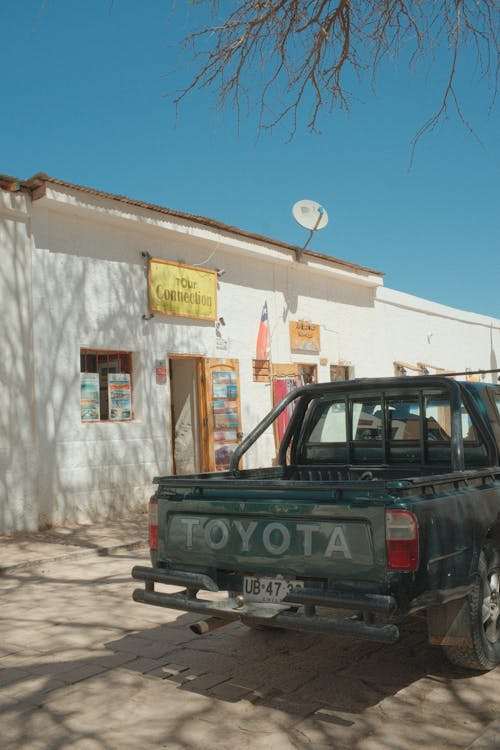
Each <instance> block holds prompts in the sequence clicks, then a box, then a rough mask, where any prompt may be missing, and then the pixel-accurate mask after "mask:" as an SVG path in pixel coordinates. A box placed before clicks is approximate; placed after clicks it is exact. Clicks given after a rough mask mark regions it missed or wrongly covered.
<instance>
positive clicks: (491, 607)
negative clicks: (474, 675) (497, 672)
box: [443, 546, 500, 672]
mask: <svg viewBox="0 0 500 750" xmlns="http://www.w3.org/2000/svg"><path fill="white" fill-rule="evenodd" d="M468 605H469V612H468V615H469V618H470V620H469V627H470V637H471V643H470V644H466V645H463V646H444V647H443V648H444V652H445V654H446V656H447V657H448V659H449V660H450V661H451V662H452V663H453V664H456V665H458V666H460V667H465V668H466V669H475V670H478V671H483V672H484V671H488V670H490V669H494V668H495V667H496V666H498V665H499V664H500V550H499V549H497V548H494V547H491V546H488V547H485V548H484V550H483V551H482V552H481V555H480V557H479V563H478V566H477V575H476V580H475V582H474V586H473V588H472V591H471V592H470V594H469V596H468Z"/></svg>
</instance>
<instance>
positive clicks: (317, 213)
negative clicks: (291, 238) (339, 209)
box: [292, 200, 328, 232]
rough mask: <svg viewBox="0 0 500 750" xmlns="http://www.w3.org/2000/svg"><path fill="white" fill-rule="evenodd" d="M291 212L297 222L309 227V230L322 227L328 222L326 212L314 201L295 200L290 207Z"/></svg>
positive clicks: (306, 227)
mask: <svg viewBox="0 0 500 750" xmlns="http://www.w3.org/2000/svg"><path fill="white" fill-rule="evenodd" d="M292 214H293V218H294V219H295V221H296V222H297V224H300V226H301V227H304V229H309V231H310V232H315V231H316V230H318V229H324V228H325V227H326V225H327V224H328V214H327V213H326V211H325V209H324V208H323V206H321V205H320V204H319V203H316V201H308V200H303V201H297V203H295V205H294V207H293V208H292Z"/></svg>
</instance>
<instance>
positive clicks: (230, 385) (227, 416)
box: [212, 371, 239, 471]
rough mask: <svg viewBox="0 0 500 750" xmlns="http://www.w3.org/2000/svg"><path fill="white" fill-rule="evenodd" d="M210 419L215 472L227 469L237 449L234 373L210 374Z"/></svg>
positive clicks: (217, 372)
mask: <svg viewBox="0 0 500 750" xmlns="http://www.w3.org/2000/svg"><path fill="white" fill-rule="evenodd" d="M212 399H213V400H212V419H213V429H214V433H213V435H214V458H215V470H216V471H225V470H227V469H228V468H229V465H230V463H231V457H232V455H233V453H234V451H235V450H236V448H237V447H238V443H237V440H238V429H239V414H238V402H237V399H238V376H237V373H236V372H228V371H215V372H213V373H212Z"/></svg>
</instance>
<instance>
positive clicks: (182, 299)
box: [148, 259, 217, 320]
mask: <svg viewBox="0 0 500 750" xmlns="http://www.w3.org/2000/svg"><path fill="white" fill-rule="evenodd" d="M148 279H149V309H150V311H151V312H152V313H155V314H156V313H158V314H160V315H179V316H181V317H184V318H200V319H202V320H215V319H216V318H217V271H207V270H203V271H202V270H200V269H199V268H195V267H194V266H184V265H181V264H180V263H169V262H168V261H166V260H156V259H152V260H150V261H149V274H148Z"/></svg>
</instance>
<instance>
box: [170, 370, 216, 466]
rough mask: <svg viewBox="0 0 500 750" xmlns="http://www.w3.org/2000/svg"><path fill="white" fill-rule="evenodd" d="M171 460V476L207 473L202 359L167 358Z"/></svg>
mask: <svg viewBox="0 0 500 750" xmlns="http://www.w3.org/2000/svg"><path fill="white" fill-rule="evenodd" d="M169 371H170V402H171V424H172V433H171V439H172V459H173V466H174V473H175V474H199V473H200V472H203V471H207V469H208V465H207V458H208V457H207V451H206V442H207V441H206V432H207V420H206V408H205V398H204V387H203V359H202V358H201V357H186V356H173V357H170V358H169Z"/></svg>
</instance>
